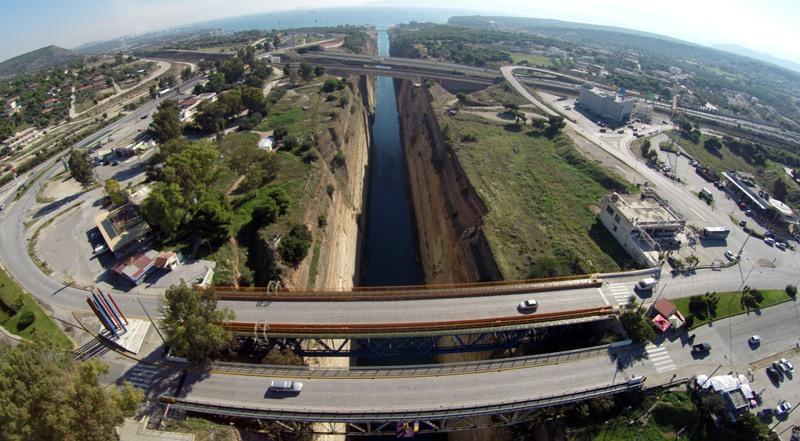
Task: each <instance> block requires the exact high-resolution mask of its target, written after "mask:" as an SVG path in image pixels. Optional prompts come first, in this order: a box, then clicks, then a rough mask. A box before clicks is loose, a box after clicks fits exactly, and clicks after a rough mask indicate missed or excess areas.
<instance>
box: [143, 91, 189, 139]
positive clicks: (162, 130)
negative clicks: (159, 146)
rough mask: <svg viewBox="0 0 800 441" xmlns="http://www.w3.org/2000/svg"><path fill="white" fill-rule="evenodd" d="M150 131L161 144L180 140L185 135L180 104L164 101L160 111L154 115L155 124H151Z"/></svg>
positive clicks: (159, 107) (159, 108) (160, 105)
mask: <svg viewBox="0 0 800 441" xmlns="http://www.w3.org/2000/svg"><path fill="white" fill-rule="evenodd" d="M150 131H151V132H153V136H155V137H156V139H157V140H158V142H159V143H164V142H167V141H171V140H173V139H176V138H179V137H180V136H181V134H182V133H183V125H182V124H181V118H180V113H179V112H178V102H177V101H175V100H164V101H163V102H161V104H159V105H158V110H157V111H156V112H155V113H154V114H153V122H151V123H150Z"/></svg>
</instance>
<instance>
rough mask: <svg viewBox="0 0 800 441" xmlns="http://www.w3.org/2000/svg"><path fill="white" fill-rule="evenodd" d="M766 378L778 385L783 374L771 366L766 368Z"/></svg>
mask: <svg viewBox="0 0 800 441" xmlns="http://www.w3.org/2000/svg"><path fill="white" fill-rule="evenodd" d="M767 376H768V377H769V378H770V379H771V380H772V381H774V382H776V383H778V382H780V381H781V380H783V374H781V373H780V371H779V370H777V369H775V368H774V367H772V366H768V367H767Z"/></svg>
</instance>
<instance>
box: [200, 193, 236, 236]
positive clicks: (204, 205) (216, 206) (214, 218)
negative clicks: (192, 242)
mask: <svg viewBox="0 0 800 441" xmlns="http://www.w3.org/2000/svg"><path fill="white" fill-rule="evenodd" d="M232 219H233V213H232V212H231V207H230V205H228V202H227V201H226V200H225V196H224V195H223V194H222V193H219V192H215V191H209V192H206V193H205V194H204V195H203V197H202V199H200V201H199V202H198V203H197V207H196V208H195V211H194V213H193V214H192V219H191V221H190V224H191V225H190V226H191V231H192V233H194V234H197V235H199V237H201V238H202V239H206V240H209V241H211V242H221V241H223V240H225V239H228V237H229V236H230V227H231V220H232Z"/></svg>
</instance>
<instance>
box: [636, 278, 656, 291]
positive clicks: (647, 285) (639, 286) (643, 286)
mask: <svg viewBox="0 0 800 441" xmlns="http://www.w3.org/2000/svg"><path fill="white" fill-rule="evenodd" d="M655 285H656V279H654V278H652V277H648V278H646V279H642V280H640V281H638V282H637V283H636V290H637V291H650V290H651V289H653V287H654V286H655Z"/></svg>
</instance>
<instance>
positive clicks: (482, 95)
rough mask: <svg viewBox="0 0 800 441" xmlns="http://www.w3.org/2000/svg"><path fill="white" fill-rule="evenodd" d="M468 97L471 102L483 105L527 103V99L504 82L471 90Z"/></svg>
mask: <svg viewBox="0 0 800 441" xmlns="http://www.w3.org/2000/svg"><path fill="white" fill-rule="evenodd" d="M469 98H470V101H471V102H474V103H477V104H481V105H484V106H502V105H505V104H516V105H518V106H521V105H523V104H528V100H526V99H525V98H523V97H522V96H520V95H519V94H518V93H516V92H515V91H514V89H512V88H511V86H509V85H508V83H506V82H502V83H500V84H495V85H492V86H489V87H487V88H485V89H481V90H479V91H477V92H473V93H471V94H469Z"/></svg>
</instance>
